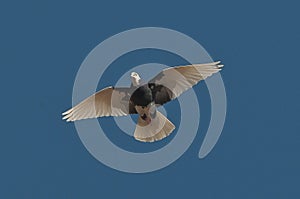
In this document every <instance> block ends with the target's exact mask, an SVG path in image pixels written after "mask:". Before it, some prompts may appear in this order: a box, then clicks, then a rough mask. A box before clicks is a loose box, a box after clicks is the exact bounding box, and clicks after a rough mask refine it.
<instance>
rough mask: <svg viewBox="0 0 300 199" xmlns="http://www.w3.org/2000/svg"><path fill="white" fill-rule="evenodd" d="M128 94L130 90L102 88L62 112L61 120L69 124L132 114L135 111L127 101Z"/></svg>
mask: <svg viewBox="0 0 300 199" xmlns="http://www.w3.org/2000/svg"><path fill="white" fill-rule="evenodd" d="M130 92H131V90H130V88H114V87H107V88H104V89H102V90H100V91H99V92H97V93H95V94H93V95H91V96H90V97H88V98H86V99H85V100H83V101H82V102H80V103H79V104H78V105H76V106H74V107H73V108H71V109H69V110H67V111H66V112H64V113H63V115H64V117H63V119H64V120H67V121H68V122H69V121H75V120H81V119H87V118H97V117H103V116H123V115H128V114H134V113H136V110H135V108H134V106H133V105H132V103H131V102H130V100H129V97H130Z"/></svg>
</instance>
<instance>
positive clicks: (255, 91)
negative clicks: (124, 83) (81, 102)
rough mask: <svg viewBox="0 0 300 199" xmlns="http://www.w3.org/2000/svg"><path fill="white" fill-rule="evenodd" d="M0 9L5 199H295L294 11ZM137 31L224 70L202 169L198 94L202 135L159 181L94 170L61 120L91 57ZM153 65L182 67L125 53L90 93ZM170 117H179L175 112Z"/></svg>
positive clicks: (33, 4)
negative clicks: (198, 49)
mask: <svg viewBox="0 0 300 199" xmlns="http://www.w3.org/2000/svg"><path fill="white" fill-rule="evenodd" d="M0 7H1V8H0V10H1V12H0V21H1V31H0V35H1V37H0V44H1V45H0V52H1V56H0V57H1V59H0V65H1V71H2V72H1V78H0V85H1V87H0V88H1V90H2V92H3V94H2V95H1V96H2V98H1V102H2V108H1V113H2V114H1V120H2V123H1V139H0V155H1V158H2V159H1V164H0V168H1V171H0V172H1V173H0V176H1V178H0V185H1V186H0V187H1V191H0V196H1V198H99V197H104V198H107V197H109V198H120V197H129V196H130V197H132V198H140V197H143V198H154V197H168V198H169V197H170V198H183V197H189V198H191V197H199V198H231V199H232V198H257V199H260V198H274V199H275V198H299V196H300V191H299V188H298V186H299V174H300V173H299V167H300V159H299V154H298V153H299V149H300V136H299V127H300V126H299V124H300V122H299V111H300V105H299V100H300V89H299V83H298V73H299V72H300V67H299V64H298V62H297V59H298V57H299V56H298V52H299V40H300V38H299V35H300V29H299V25H297V24H298V19H299V13H298V10H297V8H298V7H299V5H297V3H295V2H293V1H286V2H285V3H282V2H279V1H275V2H267V1H251V2H250V1H249V2H241V1H198V2H197V3H195V2H189V3H188V2H186V3H174V2H173V3H171V2H170V3H167V2H155V1H151V3H150V2H148V3H141V2H132V3H125V2H123V3H120V2H112V1H111V2H106V3H104V2H100V1H98V2H97V1H77V2H73V1H64V2H61V1H47V2H41V1H26V2H24V1H16V2H2V3H1V6H0ZM145 26H157V27H165V28H171V29H174V30H177V31H180V32H183V33H184V34H187V35H188V36H190V37H192V38H193V39H195V40H196V41H197V42H199V43H200V44H202V45H203V46H204V47H205V49H206V50H207V51H208V52H209V54H210V55H211V56H212V58H213V59H215V60H222V61H223V63H224V64H225V66H226V67H225V68H224V70H223V71H222V72H221V74H222V77H223V80H224V84H225V87H226V92H227V98H228V99H227V100H228V104H227V105H228V112H227V118H226V124H225V126H224V130H223V133H222V135H221V137H220V140H219V141H218V143H217V145H216V147H215V148H214V149H213V151H212V152H211V153H210V154H209V155H208V156H207V157H206V158H205V159H202V160H199V159H198V156H197V155H198V151H199V147H200V145H201V143H202V141H203V138H204V133H205V132H206V129H207V127H208V124H209V118H210V116H209V114H210V100H209V95H208V92H207V88H206V86H205V84H204V83H200V84H199V85H197V86H196V89H197V91H199V92H197V97H198V99H199V101H200V106H201V122H200V129H199V131H198V134H197V136H196V139H195V140H194V142H193V144H192V145H191V146H190V148H189V149H188V150H187V151H186V153H185V154H184V155H183V156H182V157H181V158H179V159H178V161H176V162H175V163H173V164H171V165H170V166H168V167H166V168H164V169H162V170H159V171H157V172H152V173H146V174H128V173H122V172H119V171H116V170H113V169H111V168H108V167H106V166H105V165H103V164H101V163H100V162H98V161H97V160H96V159H94V158H93V157H92V156H91V155H90V154H89V152H88V151H87V150H86V149H85V147H84V146H83V144H82V143H81V141H80V139H79V137H78V135H77V132H76V129H75V127H74V125H73V124H72V123H70V124H67V123H65V122H64V121H62V120H61V115H60V114H61V112H62V111H64V110H66V109H67V108H69V107H70V106H71V103H72V88H73V83H74V79H75V75H76V73H77V70H78V69H79V66H80V65H81V63H82V61H83V60H84V58H85V57H86V56H87V54H88V53H89V52H90V51H91V50H92V49H93V48H94V47H95V46H97V45H98V44H99V43H100V42H101V41H103V40H105V39H107V38H108V37H110V36H112V35H114V34H117V33H119V32H121V31H124V30H127V29H131V28H137V27H145ZM149 61H152V62H153V61H154V62H159V63H163V64H170V65H178V64H177V63H178V62H184V60H181V59H180V58H178V57H176V56H174V55H171V54H168V53H165V52H160V51H151V50H149V51H141V52H133V53H130V54H128V55H127V56H124V57H121V58H120V59H118V60H117V61H116V62H114V64H113V65H112V66H111V67H110V68H109V69H108V70H107V71H106V72H105V74H107V76H105V77H104V78H103V79H101V80H100V82H99V85H98V88H99V89H100V88H102V87H104V86H108V85H110V84H114V83H115V82H116V81H117V75H122V71H120V70H118V67H119V66H121V65H122V66H126V67H130V66H131V65H135V64H143V63H145V62H149ZM111 74H116V75H115V77H114V78H111V76H109V75H111ZM166 109H167V110H168V109H169V110H172V111H175V112H176V110H178V102H176V101H174V102H172V103H170V104H168V105H166ZM170 117H171V118H172V119H173V122H174V123H175V125H178V124H179V120H178V118H177V117H176V115H175V114H174V115H173V116H170ZM100 123H104V128H110V129H114V130H115V132H116V133H115V134H111V135H108V137H109V138H110V139H112V141H113V142H114V143H115V144H117V145H118V146H121V147H123V148H126V149H128V150H139V151H149V150H154V149H157V148H159V147H162V146H163V145H164V144H165V143H167V142H169V141H170V140H171V139H172V138H173V137H172V136H171V137H169V138H167V139H166V140H165V141H163V142H160V143H155V144H154V145H143V144H141V143H134V144H129V143H132V142H131V141H130V139H131V138H130V137H128V136H126V135H125V134H122V133H120V131H118V129H117V127H116V126H115V125H114V123H112V120H111V118H106V119H103V120H101V119H100Z"/></svg>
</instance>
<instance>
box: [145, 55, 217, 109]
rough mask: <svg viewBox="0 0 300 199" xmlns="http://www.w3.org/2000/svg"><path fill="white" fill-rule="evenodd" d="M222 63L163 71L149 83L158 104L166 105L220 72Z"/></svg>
mask: <svg viewBox="0 0 300 199" xmlns="http://www.w3.org/2000/svg"><path fill="white" fill-rule="evenodd" d="M222 67H223V65H220V61H218V62H212V63H206V64H192V65H187V66H176V67H171V68H167V69H165V70H163V71H162V72H160V73H159V74H158V75H157V76H156V77H154V78H153V79H152V80H150V81H149V87H150V88H151V90H152V95H153V96H154V99H155V103H156V104H160V105H162V104H164V103H166V102H168V101H170V100H172V99H175V98H177V97H178V96H180V95H181V94H182V93H183V92H184V91H186V90H188V89H189V88H191V87H193V86H194V85H195V84H197V83H198V82H199V81H201V80H204V79H206V78H208V77H209V76H211V75H213V74H214V73H217V72H219V71H220V70H221V69H222Z"/></svg>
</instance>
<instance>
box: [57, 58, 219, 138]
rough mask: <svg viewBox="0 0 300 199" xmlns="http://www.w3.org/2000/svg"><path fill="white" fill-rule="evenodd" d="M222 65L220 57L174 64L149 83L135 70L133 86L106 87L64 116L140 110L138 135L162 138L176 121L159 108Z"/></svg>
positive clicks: (171, 130) (74, 118)
mask: <svg viewBox="0 0 300 199" xmlns="http://www.w3.org/2000/svg"><path fill="white" fill-rule="evenodd" d="M222 67H223V65H221V64H220V61H218V62H212V63H206V64H192V65H186V66H176V67H170V68H166V69H164V70H163V71H161V72H160V73H158V74H157V75H156V76H155V77H154V78H153V79H151V80H150V81H148V82H147V83H142V80H141V77H140V76H139V74H137V73H136V72H132V73H131V85H130V87H118V88H116V87H113V86H110V87H107V88H104V89H102V90H100V91H98V92H97V93H95V94H93V95H91V96H90V97H88V98H86V99H85V100H83V101H82V102H80V103H79V104H77V105H76V106H74V107H73V108H71V109H69V110H67V111H66V112H64V113H63V114H62V115H63V119H64V120H66V121H68V122H69V121H76V120H81V119H88V118H97V117H103V116H125V115H129V114H138V115H139V117H138V121H137V125H136V129H135V131H134V138H135V139H136V140H139V141H142V142H153V141H158V140H161V139H163V138H165V137H167V136H168V135H170V134H171V133H172V132H173V130H174V129H175V125H174V124H173V123H172V122H171V121H170V120H168V119H167V118H166V117H165V116H164V115H163V114H162V113H160V112H159V111H158V110H157V109H156V108H157V107H158V106H162V105H164V104H165V103H167V102H169V101H171V100H173V99H175V98H177V97H179V96H180V95H181V94H182V93H183V92H184V91H186V90H188V89H189V88H192V87H193V86H194V85H195V84H197V83H198V82H199V81H201V80H204V79H206V78H207V77H209V76H211V75H213V74H214V73H217V72H218V71H220V70H221V69H222Z"/></svg>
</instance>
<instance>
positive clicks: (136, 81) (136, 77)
mask: <svg viewBox="0 0 300 199" xmlns="http://www.w3.org/2000/svg"><path fill="white" fill-rule="evenodd" d="M130 76H131V82H132V84H133V85H134V86H138V85H140V80H141V77H140V76H139V74H137V73H136V72H132V73H131V75H130Z"/></svg>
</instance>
